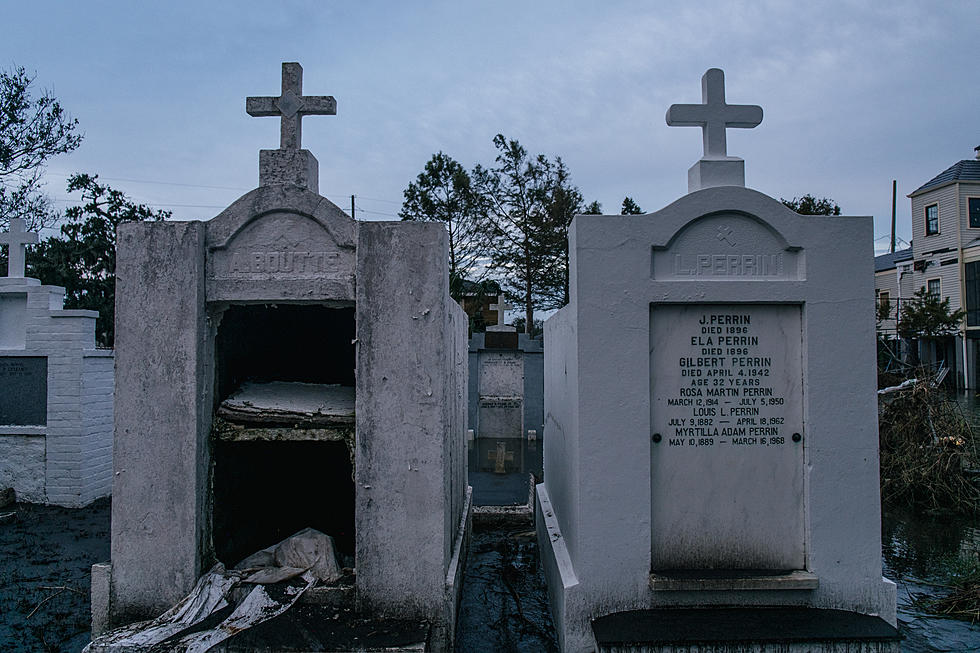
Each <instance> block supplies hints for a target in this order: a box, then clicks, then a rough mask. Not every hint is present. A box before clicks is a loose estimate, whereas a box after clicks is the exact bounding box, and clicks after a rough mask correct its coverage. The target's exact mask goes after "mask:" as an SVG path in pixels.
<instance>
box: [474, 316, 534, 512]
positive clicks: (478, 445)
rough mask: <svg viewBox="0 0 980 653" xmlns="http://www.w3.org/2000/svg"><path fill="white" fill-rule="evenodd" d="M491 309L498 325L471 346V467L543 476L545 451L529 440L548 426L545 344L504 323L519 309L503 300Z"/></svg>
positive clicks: (491, 327)
mask: <svg viewBox="0 0 980 653" xmlns="http://www.w3.org/2000/svg"><path fill="white" fill-rule="evenodd" d="M490 307H491V309H493V310H494V311H496V312H497V313H498V315H499V317H498V318H497V324H496V325H492V326H489V327H487V330H486V333H474V334H473V336H472V337H471V338H470V344H469V373H470V378H469V424H470V427H471V428H472V429H473V430H474V434H475V440H474V443H473V447H474V451H475V456H474V461H473V463H471V469H473V470H475V471H486V472H493V473H496V474H503V473H514V472H521V473H523V472H528V471H531V472H535V473H538V474H539V475H540V463H541V454H540V448H538V447H537V445H536V444H532V445H530V446H529V445H528V444H527V442H526V441H527V434H528V432H529V431H535V432H537V431H538V430H540V429H541V428H542V426H543V425H544V380H543V374H544V365H543V364H544V351H543V348H542V345H541V341H540V340H536V339H533V338H531V337H529V336H528V335H527V334H524V333H517V329H516V328H514V327H513V326H507V325H504V311H506V310H508V309H510V308H513V307H512V306H510V305H509V304H507V303H506V302H505V301H504V300H503V297H500V298H498V301H497V303H494V304H491V306H490ZM478 493H479V491H478ZM524 495H525V496H526V493H524ZM478 499H479V497H478Z"/></svg>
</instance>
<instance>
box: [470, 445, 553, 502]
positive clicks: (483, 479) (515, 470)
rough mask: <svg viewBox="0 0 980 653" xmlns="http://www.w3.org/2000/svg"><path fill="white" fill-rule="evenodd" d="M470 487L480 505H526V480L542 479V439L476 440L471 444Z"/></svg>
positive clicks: (474, 498) (474, 499) (474, 500)
mask: <svg viewBox="0 0 980 653" xmlns="http://www.w3.org/2000/svg"><path fill="white" fill-rule="evenodd" d="M468 456H469V458H468V463H469V475H470V485H472V486H473V504H474V505H477V506H513V505H518V504H522V503H527V495H528V491H527V477H528V474H534V476H535V478H537V479H540V478H542V476H541V474H542V460H543V458H542V452H541V442H540V441H539V440H530V441H529V440H525V439H522V438H476V439H475V440H473V441H471V442H470V443H469V451H468Z"/></svg>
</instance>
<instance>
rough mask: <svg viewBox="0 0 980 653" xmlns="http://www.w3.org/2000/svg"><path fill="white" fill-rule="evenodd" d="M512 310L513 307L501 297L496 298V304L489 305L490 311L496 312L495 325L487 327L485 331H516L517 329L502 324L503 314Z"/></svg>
mask: <svg viewBox="0 0 980 653" xmlns="http://www.w3.org/2000/svg"><path fill="white" fill-rule="evenodd" d="M512 308H514V307H513V306H511V305H510V304H508V303H507V302H506V301H504V299H503V297H500V298H498V299H497V303H496V304H490V310H491V311H496V312H497V324H495V325H493V326H488V327H487V331H517V327H512V326H507V325H506V324H504V313H506V312H507V311H509V310H510V309H512Z"/></svg>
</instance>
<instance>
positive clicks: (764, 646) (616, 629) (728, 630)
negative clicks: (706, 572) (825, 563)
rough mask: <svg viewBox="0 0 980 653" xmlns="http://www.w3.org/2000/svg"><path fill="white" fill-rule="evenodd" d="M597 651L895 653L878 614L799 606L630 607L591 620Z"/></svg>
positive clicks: (893, 639) (891, 634)
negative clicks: (643, 608)
mask: <svg viewBox="0 0 980 653" xmlns="http://www.w3.org/2000/svg"><path fill="white" fill-rule="evenodd" d="M592 635H593V638H594V640H595V650H596V651H599V653H674V652H675V651H679V650H683V651H684V652H685V653H722V652H724V653H729V652H730V651H733V650H737V651H739V653H770V652H771V653H777V652H778V653H805V652H808V651H816V650H818V651H821V652H824V653H836V652H840V653H845V652H846V653H899V651H900V650H901V646H900V645H901V635H900V634H899V632H898V630H897V629H896V628H895V627H894V626H891V625H890V624H888V623H887V622H886V621H884V620H883V619H881V618H880V617H875V616H869V615H863V614H857V613H854V612H847V611H844V610H825V609H818V608H805V607H779V608H666V609H652V610H630V611H627V612H617V613H614V614H610V615H606V616H604V617H600V618H599V619H596V620H594V621H593V622H592Z"/></svg>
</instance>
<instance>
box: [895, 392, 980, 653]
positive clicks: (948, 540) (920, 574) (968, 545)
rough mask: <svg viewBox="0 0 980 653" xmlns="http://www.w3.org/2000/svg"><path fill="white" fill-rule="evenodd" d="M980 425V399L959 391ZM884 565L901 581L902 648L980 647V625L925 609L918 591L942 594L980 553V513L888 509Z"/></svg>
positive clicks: (964, 407)
mask: <svg viewBox="0 0 980 653" xmlns="http://www.w3.org/2000/svg"><path fill="white" fill-rule="evenodd" d="M954 398H955V400H956V403H957V404H958V405H959V406H960V408H961V409H962V411H963V414H964V416H965V417H967V419H969V420H970V421H971V422H972V423H973V425H974V428H975V429H976V428H980V401H978V398H977V397H976V396H975V395H973V394H972V393H971V394H966V393H959V394H957V395H954ZM881 533H882V538H881V541H882V566H883V572H884V574H885V576H887V577H888V578H891V579H892V580H894V581H895V582H896V583H897V584H898V619H899V623H900V626H901V628H902V632H903V634H904V635H905V637H906V640H905V642H904V643H903V645H902V650H903V651H906V652H908V653H919V652H926V651H928V652H932V651H978V652H980V625H974V624H970V623H967V622H964V621H959V620H954V619H946V618H940V617H934V616H930V615H927V614H924V613H923V612H922V611H920V610H918V609H917V608H916V607H915V604H914V598H915V597H916V596H938V595H942V594H943V592H944V591H945V590H944V589H943V588H942V586H941V585H942V583H943V581H944V579H946V578H947V577H948V576H949V573H950V572H951V570H952V569H954V568H956V566H957V565H960V564H962V561H963V560H974V561H976V560H977V559H978V556H980V515H976V516H971V517H950V516H942V515H928V514H917V513H914V512H912V511H908V510H885V511H884V513H883V514H882V529H881Z"/></svg>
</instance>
